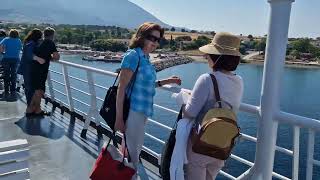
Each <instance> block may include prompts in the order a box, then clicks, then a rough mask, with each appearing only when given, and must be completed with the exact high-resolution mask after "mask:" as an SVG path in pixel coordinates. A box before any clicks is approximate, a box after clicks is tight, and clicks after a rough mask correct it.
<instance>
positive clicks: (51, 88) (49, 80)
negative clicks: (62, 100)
mask: <svg viewBox="0 0 320 180" xmlns="http://www.w3.org/2000/svg"><path fill="white" fill-rule="evenodd" d="M47 82H48V88H49V93H50V98H51V100H52V101H55V100H56V99H55V96H54V90H53V84H52V79H51V72H50V71H49V72H48V76H47Z"/></svg>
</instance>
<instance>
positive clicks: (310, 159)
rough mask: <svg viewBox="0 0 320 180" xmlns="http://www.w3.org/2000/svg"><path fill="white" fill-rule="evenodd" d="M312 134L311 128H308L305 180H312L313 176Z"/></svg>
mask: <svg viewBox="0 0 320 180" xmlns="http://www.w3.org/2000/svg"><path fill="white" fill-rule="evenodd" d="M314 134H315V133H314V131H313V130H309V137H308V154H307V175H306V176H307V177H306V180H312V176H313V154H314Z"/></svg>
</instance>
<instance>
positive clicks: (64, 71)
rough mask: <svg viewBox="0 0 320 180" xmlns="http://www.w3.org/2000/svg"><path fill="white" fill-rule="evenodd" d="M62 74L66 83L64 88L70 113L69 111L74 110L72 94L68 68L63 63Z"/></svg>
mask: <svg viewBox="0 0 320 180" xmlns="http://www.w3.org/2000/svg"><path fill="white" fill-rule="evenodd" d="M62 74H63V78H64V82H65V84H66V86H65V90H66V94H67V100H68V105H69V109H70V113H71V112H74V103H73V99H72V94H71V88H70V79H69V73H68V68H67V66H66V65H64V64H63V65H62Z"/></svg>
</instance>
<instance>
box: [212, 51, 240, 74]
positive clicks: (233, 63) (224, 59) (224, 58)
mask: <svg viewBox="0 0 320 180" xmlns="http://www.w3.org/2000/svg"><path fill="white" fill-rule="evenodd" d="M209 56H210V58H211V60H212V61H213V62H214V63H215V64H214V67H213V69H214V70H217V71H219V70H226V71H234V70H236V69H237V67H238V65H239V63H240V56H231V55H215V54H209ZM220 56H221V57H220ZM219 57H220V58H219Z"/></svg>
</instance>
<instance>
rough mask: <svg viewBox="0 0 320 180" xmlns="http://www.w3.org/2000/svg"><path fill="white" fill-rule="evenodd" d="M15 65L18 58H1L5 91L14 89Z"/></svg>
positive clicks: (15, 81) (15, 80)
mask: <svg viewBox="0 0 320 180" xmlns="http://www.w3.org/2000/svg"><path fill="white" fill-rule="evenodd" d="M17 65H18V59H6V58H4V59H3V60H2V66H3V68H4V72H3V74H4V79H3V80H4V91H5V92H6V93H9V92H11V93H14V92H15V91H16V86H17V85H16V83H17Z"/></svg>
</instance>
